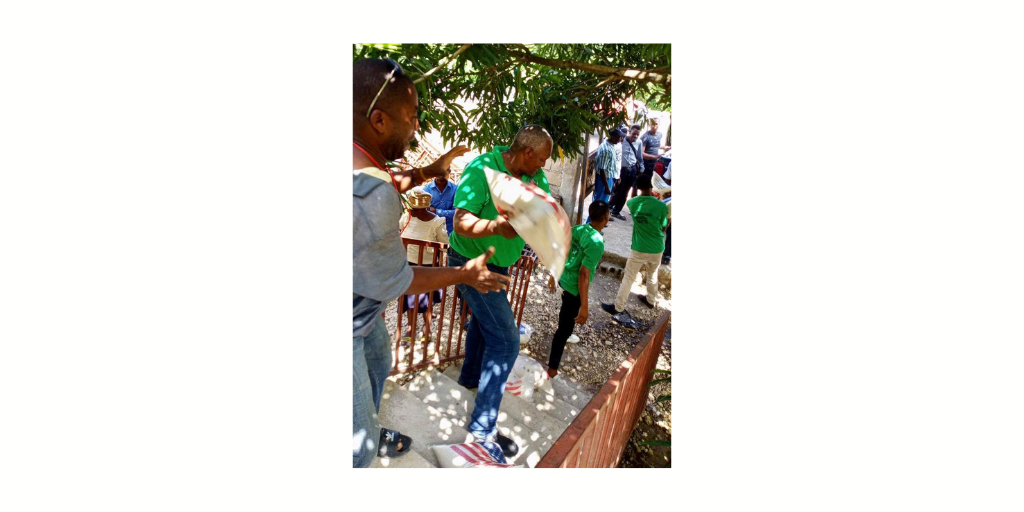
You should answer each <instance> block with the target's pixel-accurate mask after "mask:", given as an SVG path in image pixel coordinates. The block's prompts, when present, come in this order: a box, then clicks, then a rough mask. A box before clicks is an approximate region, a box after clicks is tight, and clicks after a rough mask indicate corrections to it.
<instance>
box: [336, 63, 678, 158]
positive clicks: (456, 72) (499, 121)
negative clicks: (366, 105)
mask: <svg viewBox="0 0 1024 512" xmlns="http://www.w3.org/2000/svg"><path fill="white" fill-rule="evenodd" d="M353 51H354V58H355V59H356V60H358V59H361V58H366V57H372V58H390V59H393V60H395V61H396V62H398V63H399V64H400V65H401V66H402V69H403V70H405V72H406V74H408V75H409V76H410V77H411V78H412V79H413V80H414V81H416V87H417V89H418V91H419V96H420V112H421V114H420V127H421V131H423V132H428V131H432V130H437V131H438V132H439V133H440V134H441V137H442V139H443V140H444V141H445V144H449V145H454V144H467V145H468V146H470V147H471V148H473V149H477V150H487V149H490V148H491V147H493V146H495V145H502V144H508V143H509V142H511V140H512V137H513V136H514V135H515V133H516V132H517V131H518V130H519V128H521V127H523V126H525V125H527V124H539V125H541V126H544V127H545V128H547V130H548V131H549V132H550V133H551V136H552V138H553V139H554V141H555V150H554V153H553V155H552V157H553V158H559V157H573V156H577V155H580V154H581V153H582V150H583V145H584V143H585V140H586V139H585V137H586V135H588V134H590V133H593V132H594V131H595V130H600V131H601V133H605V132H606V131H607V130H608V129H611V128H613V127H616V126H619V125H620V124H622V123H627V124H631V123H633V122H642V121H643V120H642V119H626V115H627V114H626V110H625V109H624V108H623V105H624V103H623V102H624V100H626V99H627V98H635V99H638V100H641V101H644V102H645V103H646V104H647V105H648V107H649V108H652V109H655V110H664V111H670V110H671V91H672V88H671V87H672V81H671V80H672V75H671V69H672V68H671V45H668V44H530V45H524V44H510V45H502V44H357V45H354V49H353ZM462 100H469V103H470V105H471V106H470V107H469V108H468V109H467V108H465V107H464V106H463V105H461V104H460V102H461V101H462Z"/></svg>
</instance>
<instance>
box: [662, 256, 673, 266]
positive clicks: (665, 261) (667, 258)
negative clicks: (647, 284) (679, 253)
mask: <svg viewBox="0 0 1024 512" xmlns="http://www.w3.org/2000/svg"><path fill="white" fill-rule="evenodd" d="M670 261H672V257H671V256H662V257H661V264H662V265H668V264H669V262H670Z"/></svg>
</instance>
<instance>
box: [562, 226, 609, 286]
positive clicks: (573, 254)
mask: <svg viewBox="0 0 1024 512" xmlns="http://www.w3.org/2000/svg"><path fill="white" fill-rule="evenodd" d="M602 256H604V235H602V234H601V232H600V231H598V230H596V229H594V227H593V226H591V225H590V224H580V225H579V226H573V228H572V246H570V247H569V258H568V259H566V260H565V270H563V271H562V278H561V279H559V280H558V284H559V285H560V286H561V287H562V289H563V290H565V291H567V292H569V293H571V294H573V295H579V294H580V289H579V281H580V266H584V267H587V268H589V269H590V282H594V275H595V274H597V264H598V263H600V262H601V257H602Z"/></svg>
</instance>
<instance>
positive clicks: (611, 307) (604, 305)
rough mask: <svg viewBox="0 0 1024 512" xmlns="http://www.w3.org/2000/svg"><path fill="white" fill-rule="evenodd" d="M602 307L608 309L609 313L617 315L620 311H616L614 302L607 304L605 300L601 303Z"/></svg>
mask: <svg viewBox="0 0 1024 512" xmlns="http://www.w3.org/2000/svg"><path fill="white" fill-rule="evenodd" d="M601 309H603V310H605V311H607V312H608V314H609V315H612V316H614V315H617V314H618V313H619V312H618V311H615V305H614V304H605V303H604V302H602V303H601Z"/></svg>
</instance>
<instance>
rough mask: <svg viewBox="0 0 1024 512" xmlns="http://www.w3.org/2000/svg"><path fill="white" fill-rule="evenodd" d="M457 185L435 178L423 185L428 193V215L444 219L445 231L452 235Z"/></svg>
mask: <svg viewBox="0 0 1024 512" xmlns="http://www.w3.org/2000/svg"><path fill="white" fill-rule="evenodd" d="M457 187H458V183H449V182H448V178H445V177H441V176H439V177H437V178H434V181H431V182H430V183H427V184H426V185H424V187H423V190H426V191H427V192H428V193H430V197H431V199H430V213H433V214H436V215H437V216H438V217H444V225H445V230H447V231H448V234H449V235H450V234H452V230H453V224H452V221H453V220H454V219H455V189H456V188H457Z"/></svg>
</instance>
